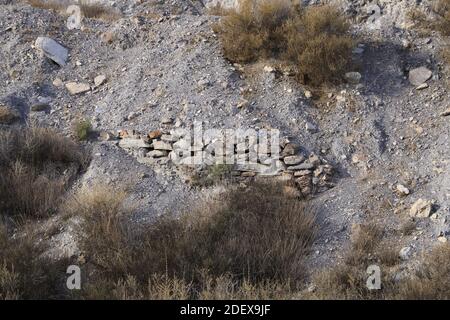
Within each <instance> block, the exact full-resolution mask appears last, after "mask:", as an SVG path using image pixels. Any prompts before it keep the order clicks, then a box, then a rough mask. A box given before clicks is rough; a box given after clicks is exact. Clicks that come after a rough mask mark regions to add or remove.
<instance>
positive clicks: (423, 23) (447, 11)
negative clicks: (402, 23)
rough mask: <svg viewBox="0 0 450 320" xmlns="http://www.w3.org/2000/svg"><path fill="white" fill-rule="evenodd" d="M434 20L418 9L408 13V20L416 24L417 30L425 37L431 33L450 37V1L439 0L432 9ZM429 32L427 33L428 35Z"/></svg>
mask: <svg viewBox="0 0 450 320" xmlns="http://www.w3.org/2000/svg"><path fill="white" fill-rule="evenodd" d="M431 9H432V13H433V15H434V16H433V18H430V17H429V16H427V15H426V14H425V13H424V12H422V11H420V10H418V9H412V10H410V11H409V12H408V18H409V19H410V20H411V21H413V22H414V25H415V26H416V28H418V29H419V31H420V32H421V33H422V34H424V35H429V33H430V31H432V30H436V31H439V32H440V33H441V34H442V35H444V36H449V35H450V0H437V1H435V2H434V4H433V5H432V7H431ZM426 32H427V33H426Z"/></svg>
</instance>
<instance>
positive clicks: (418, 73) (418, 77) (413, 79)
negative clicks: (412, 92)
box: [408, 67, 433, 87]
mask: <svg viewBox="0 0 450 320" xmlns="http://www.w3.org/2000/svg"><path fill="white" fill-rule="evenodd" d="M432 75H433V72H431V71H430V70H429V69H428V68H425V67H420V68H416V69H412V70H410V71H409V78H408V79H409V82H410V83H411V84H412V85H414V86H416V87H418V86H420V85H421V84H423V83H425V82H426V81H428V80H429V79H430V78H431V76H432Z"/></svg>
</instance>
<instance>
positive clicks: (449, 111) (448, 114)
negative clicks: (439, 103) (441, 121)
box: [441, 107, 450, 117]
mask: <svg viewBox="0 0 450 320" xmlns="http://www.w3.org/2000/svg"><path fill="white" fill-rule="evenodd" d="M448 116H450V107H449V108H448V109H447V110H445V111H444V112H442V113H441V117H448Z"/></svg>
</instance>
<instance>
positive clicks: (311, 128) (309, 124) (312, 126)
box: [305, 122, 318, 133]
mask: <svg viewBox="0 0 450 320" xmlns="http://www.w3.org/2000/svg"><path fill="white" fill-rule="evenodd" d="M305 127H306V130H307V131H309V132H311V133H314V132H317V130H318V129H317V126H316V125H315V124H314V123H312V122H307V123H306V126H305Z"/></svg>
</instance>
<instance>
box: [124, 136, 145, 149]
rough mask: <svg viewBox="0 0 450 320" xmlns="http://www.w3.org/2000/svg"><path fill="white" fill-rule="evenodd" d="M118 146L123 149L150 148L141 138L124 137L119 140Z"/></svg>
mask: <svg viewBox="0 0 450 320" xmlns="http://www.w3.org/2000/svg"><path fill="white" fill-rule="evenodd" d="M119 146H120V147H121V148H125V149H139V148H150V147H151V146H150V144H149V143H147V142H145V141H144V140H142V139H135V138H125V139H122V140H120V141H119Z"/></svg>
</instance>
